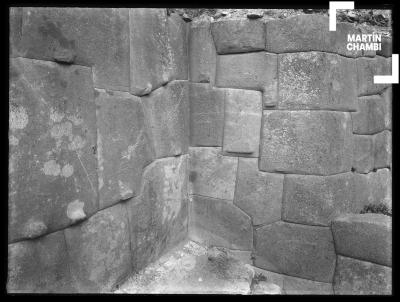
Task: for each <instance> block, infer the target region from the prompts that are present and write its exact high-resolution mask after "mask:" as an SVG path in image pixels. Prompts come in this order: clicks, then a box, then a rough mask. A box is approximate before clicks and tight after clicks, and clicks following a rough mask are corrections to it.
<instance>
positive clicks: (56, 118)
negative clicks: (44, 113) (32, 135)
mask: <svg viewBox="0 0 400 302" xmlns="http://www.w3.org/2000/svg"><path fill="white" fill-rule="evenodd" d="M64 116H65V115H64V113H59V112H57V111H56V110H54V109H53V108H50V120H51V121H52V122H54V123H59V122H61V121H62V119H63V118H64Z"/></svg>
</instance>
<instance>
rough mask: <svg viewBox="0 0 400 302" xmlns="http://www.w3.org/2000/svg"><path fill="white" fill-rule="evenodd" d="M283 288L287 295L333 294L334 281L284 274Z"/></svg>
mask: <svg viewBox="0 0 400 302" xmlns="http://www.w3.org/2000/svg"><path fill="white" fill-rule="evenodd" d="M283 290H284V291H285V294H286V295H333V287H332V283H325V282H318V281H312V280H307V279H302V278H296V277H291V276H284V287H283Z"/></svg>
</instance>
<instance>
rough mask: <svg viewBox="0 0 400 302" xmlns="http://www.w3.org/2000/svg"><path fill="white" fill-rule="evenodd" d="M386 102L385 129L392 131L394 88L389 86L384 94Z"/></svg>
mask: <svg viewBox="0 0 400 302" xmlns="http://www.w3.org/2000/svg"><path fill="white" fill-rule="evenodd" d="M382 97H383V99H384V101H385V129H387V130H392V86H389V87H388V88H387V89H385V90H384V91H383V93H382Z"/></svg>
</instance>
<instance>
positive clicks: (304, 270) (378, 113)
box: [188, 15, 392, 294]
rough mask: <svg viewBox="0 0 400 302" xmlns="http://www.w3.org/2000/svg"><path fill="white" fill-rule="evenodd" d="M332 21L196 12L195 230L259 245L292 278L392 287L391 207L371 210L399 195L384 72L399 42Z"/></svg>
mask: <svg viewBox="0 0 400 302" xmlns="http://www.w3.org/2000/svg"><path fill="white" fill-rule="evenodd" d="M328 24H329V22H328V17H324V16H311V15H303V16H294V17H290V18H287V19H284V20H272V21H267V22H266V23H264V22H262V21H259V20H243V19H232V20H223V21H216V22H209V21H201V22H198V23H193V24H192V26H191V29H190V35H189V46H188V48H189V80H190V86H189V100H190V148H189V160H190V173H189V181H190V194H191V202H190V209H189V211H190V212H189V237H190V238H191V239H192V240H195V241H199V242H204V243H206V244H209V245H217V246H224V247H226V248H229V249H231V250H236V251H238V252H239V251H242V252H246V251H247V252H252V259H253V262H254V265H255V266H256V267H258V268H260V269H262V270H263V271H264V272H268V273H269V274H270V275H271V276H272V275H274V276H275V277H276V276H280V277H279V278H280V279H282V280H283V279H284V280H288V281H287V282H286V284H287V286H286V291H287V292H292V293H299V292H302V293H325V294H333V293H336V294H342V293H345V294H346V293H347V294H348V293H352V294H354V293H367V294H376V293H383V294H388V293H389V294H390V293H391V278H390V272H391V254H390V255H389V254H388V253H389V252H388V251H389V250H390V248H389V242H391V239H388V237H387V234H388V233H391V219H390V218H389V217H387V220H389V221H386V220H385V222H379V221H380V219H381V217H380V216H382V215H377V217H368V218H367V216H368V215H366V216H364V217H362V216H363V215H360V214H358V213H360V211H361V210H362V209H363V208H364V206H365V205H367V204H371V203H375V204H376V203H380V202H384V203H386V204H387V205H388V206H389V207H390V208H391V102H392V96H391V87H390V86H389V85H382V84H381V85H376V84H373V76H374V75H379V74H381V75H383V74H390V72H391V68H390V66H391V59H390V58H388V57H389V56H390V55H389V54H390V53H391V52H390V51H389V52H388V50H387V49H385V52H384V53H383V52H379V53H375V52H373V51H368V52H350V51H348V50H347V49H346V43H347V34H348V33H355V34H357V33H365V32H366V29H365V28H359V27H356V26H354V25H353V24H348V23H339V24H338V26H337V31H336V32H330V31H329V29H328ZM388 53H389V54H388ZM348 214H354V215H355V218H354V221H353V220H351V219H350V218H349V219H350V220H351V221H350V222H349V223H348V224H345V226H347V227H348V230H347V232H344V233H343V234H342V233H340V232H339V231H337V232H336V233H337V234H336V233H335V229H334V230H333V231H334V232H332V228H338V227H337V226H341V225H342V224H340V223H339V221H340V219H342V218H343V217H344V215H348ZM358 216H360V217H361V218H357V217H358ZM336 219H337V220H336ZM343 219H345V218H343ZM357 219H361V222H357ZM363 219H367V220H368V219H370V221H363ZM385 219H386V218H385ZM333 222H334V224H333V225H332V223H333ZM364 224H365V225H370V226H371V228H370V229H368V228H367V229H368V230H370V231H371V232H372V235H371V234H370V233H369V231H366V232H364V235H363V236H364V237H363V236H361V237H360V234H358V233H357V232H358V231H357V230H359V229H361V228H362V225H364ZM359 225H361V227H359ZM379 225H384V226H381V227H379ZM389 226H390V230H389ZM343 228H345V227H343ZM338 232H339V233H338ZM338 234H339V235H338ZM367 235H370V237H368V236H367ZM385 236H386V237H385ZM379 237H380V239H379V240H377V241H375V240H374V239H371V238H379ZM357 238H358V240H364V239H363V238H369V241H372V243H369V244H368V243H366V242H364V243H363V244H361V245H360V246H359V247H356V245H357V244H358V243H359V242H358V241H356V239H357ZM360 238H361V239H360ZM349 240H350V242H351V241H354V242H352V244H349V242H348V241H349ZM365 240H366V239H365ZM365 240H364V241H365ZM367 241H368V240H367ZM355 242H357V244H355ZM375 242H379V243H376V244H377V245H376V246H372V244H374V243H375ZM341 243H342V245H343V246H344V247H343V248H342V247H341ZM345 243H346V244H347V245H346V244H345ZM382 245H384V246H385V247H384V248H383V251H381V254H379V251H378V250H379V248H380V247H382ZM346 247H347V249H346ZM349 250H350V251H349ZM357 251H358V252H357ZM374 251H375V252H374ZM384 253H386V254H384ZM389 258H390V261H389ZM271 278H272V277H271ZM279 278H278V279H279ZM359 279H361V280H362V282H361V283H362V285H361V286H360V284H358V283H357V282H356V280H359ZM271 280H272V281H273V282H274V278H272V279H271ZM278 281H279V280H278ZM278 281H277V282H278ZM277 284H278V283H277ZM281 287H282V286H281Z"/></svg>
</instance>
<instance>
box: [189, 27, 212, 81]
mask: <svg viewBox="0 0 400 302" xmlns="http://www.w3.org/2000/svg"><path fill="white" fill-rule="evenodd" d="M216 59H217V54H216V50H215V46H214V41H213V37H212V35H211V29H210V21H208V20H207V21H203V22H198V23H196V24H192V25H191V28H190V35H189V79H190V81H191V82H197V83H211V85H213V84H214V81H215V64H216Z"/></svg>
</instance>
